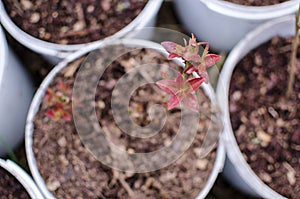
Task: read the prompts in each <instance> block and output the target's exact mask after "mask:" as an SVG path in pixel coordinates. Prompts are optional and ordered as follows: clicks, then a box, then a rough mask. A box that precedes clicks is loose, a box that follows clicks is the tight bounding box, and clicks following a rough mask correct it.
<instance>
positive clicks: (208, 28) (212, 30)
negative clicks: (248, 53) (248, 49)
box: [174, 0, 300, 51]
mask: <svg viewBox="0 0 300 199" xmlns="http://www.w3.org/2000/svg"><path fill="white" fill-rule="evenodd" d="M299 2H300V1H299V0H290V1H287V2H284V3H280V4H277V5H271V6H243V5H238V4H233V3H230V2H227V1H223V0H184V1H183V0H174V3H175V8H176V11H177V14H178V17H179V19H180V21H181V22H182V23H183V25H184V26H185V27H186V29H187V30H188V31H189V32H191V33H194V34H195V35H196V36H197V37H198V38H199V39H200V40H201V41H206V42H209V43H210V45H211V48H212V49H214V50H217V51H230V50H231V49H232V48H233V47H234V46H235V45H236V44H237V43H238V41H239V40H241V39H242V38H243V37H244V36H245V35H246V34H247V33H248V32H249V31H251V30H252V29H254V28H255V27H257V26H258V25H260V24H262V23H264V22H266V21H268V20H272V19H275V18H278V17H282V16H286V15H289V14H292V13H294V12H296V11H297V8H298V4H299Z"/></svg>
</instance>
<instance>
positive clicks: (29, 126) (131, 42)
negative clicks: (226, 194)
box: [25, 38, 225, 198]
mask: <svg viewBox="0 0 300 199" xmlns="http://www.w3.org/2000/svg"><path fill="white" fill-rule="evenodd" d="M106 45H125V46H129V47H131V46H133V47H141V48H142V47H147V48H151V49H153V50H156V51H158V52H160V53H162V54H164V55H166V56H167V54H168V53H167V52H166V51H165V50H164V49H163V47H162V46H161V45H159V44H158V43H155V42H152V41H147V40H141V39H129V38H124V39H117V40H115V41H113V42H110V41H108V42H103V43H96V44H94V45H90V46H86V47H85V48H83V49H81V50H79V51H77V52H75V53H72V54H71V55H69V56H68V57H67V58H66V59H64V60H63V61H61V62H60V63H59V64H58V65H56V66H55V67H54V68H53V69H52V71H51V72H50V73H49V74H48V75H47V77H46V78H45V79H44V81H43V82H42V84H41V85H40V87H39V88H38V90H37V92H36V94H35V95H34V97H33V100H32V103H31V105H30V108H29V111H28V116H27V121H26V128H25V148H26V155H27V160H28V164H29V168H30V170H31V173H32V176H33V178H34V180H35V181H36V182H37V185H38V186H39V188H40V189H41V191H42V193H43V194H44V195H45V197H46V198H54V196H53V195H52V193H51V192H50V191H48V189H47V187H46V186H45V182H44V180H43V178H42V176H41V175H40V173H39V171H38V168H37V164H36V159H35V156H34V153H33V148H32V143H33V139H32V135H33V129H34V125H33V120H34V117H35V114H36V113H37V112H38V110H39V106H40V104H41V101H42V99H43V96H44V95H45V92H46V89H47V87H48V86H49V85H50V83H51V81H52V80H53V79H54V77H55V76H56V75H57V73H58V72H60V71H61V70H62V69H63V68H64V67H65V66H67V65H68V63H70V62H71V61H73V60H75V59H77V58H80V57H81V56H83V55H85V54H87V53H88V52H90V51H93V50H95V49H98V48H101V47H105V46H106ZM175 62H177V61H176V60H175ZM178 63H180V62H178ZM201 86H202V88H203V90H204V91H205V93H206V94H207V96H208V97H209V98H210V99H211V100H212V102H214V103H215V104H217V99H216V96H215V95H214V91H213V88H212V87H211V86H210V85H209V84H202V85H201ZM224 162H225V146H224V143H223V139H222V135H221V136H220V139H219V145H218V148H217V154H216V159H215V163H214V166H213V170H212V172H211V174H210V176H209V178H208V180H207V183H206V184H205V186H204V188H203V189H202V190H201V192H199V195H198V197H197V198H204V197H205V196H206V195H207V194H208V192H209V191H210V189H211V187H212V186H213V184H214V182H215V180H216V178H217V176H218V174H219V173H220V172H221V171H222V169H223V166H224Z"/></svg>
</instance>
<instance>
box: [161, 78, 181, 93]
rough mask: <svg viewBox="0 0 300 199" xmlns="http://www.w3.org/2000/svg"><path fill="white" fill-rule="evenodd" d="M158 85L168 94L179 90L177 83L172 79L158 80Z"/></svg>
mask: <svg viewBox="0 0 300 199" xmlns="http://www.w3.org/2000/svg"><path fill="white" fill-rule="evenodd" d="M156 85H157V86H158V87H159V88H160V89H161V90H163V91H165V92H166V93H168V94H172V95H174V94H175V93H176V91H177V84H176V82H175V80H172V79H163V80H159V81H157V82H156Z"/></svg>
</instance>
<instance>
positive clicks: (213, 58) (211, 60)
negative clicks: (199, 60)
mask: <svg viewBox="0 0 300 199" xmlns="http://www.w3.org/2000/svg"><path fill="white" fill-rule="evenodd" d="M220 58H221V56H219V55H215V54H208V55H206V56H205V57H204V62H205V66H206V67H210V66H213V65H215V64H216V63H217V62H218V61H219V59H220Z"/></svg>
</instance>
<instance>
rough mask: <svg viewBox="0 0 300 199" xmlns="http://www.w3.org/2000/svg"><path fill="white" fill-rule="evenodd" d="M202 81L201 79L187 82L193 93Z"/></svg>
mask: <svg viewBox="0 0 300 199" xmlns="http://www.w3.org/2000/svg"><path fill="white" fill-rule="evenodd" d="M204 81H205V79H204V78H203V77H200V78H193V79H190V80H188V82H189V83H190V85H191V87H192V90H193V91H195V90H197V89H198V88H199V87H200V86H201V84H202V83H203V82H204Z"/></svg>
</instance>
